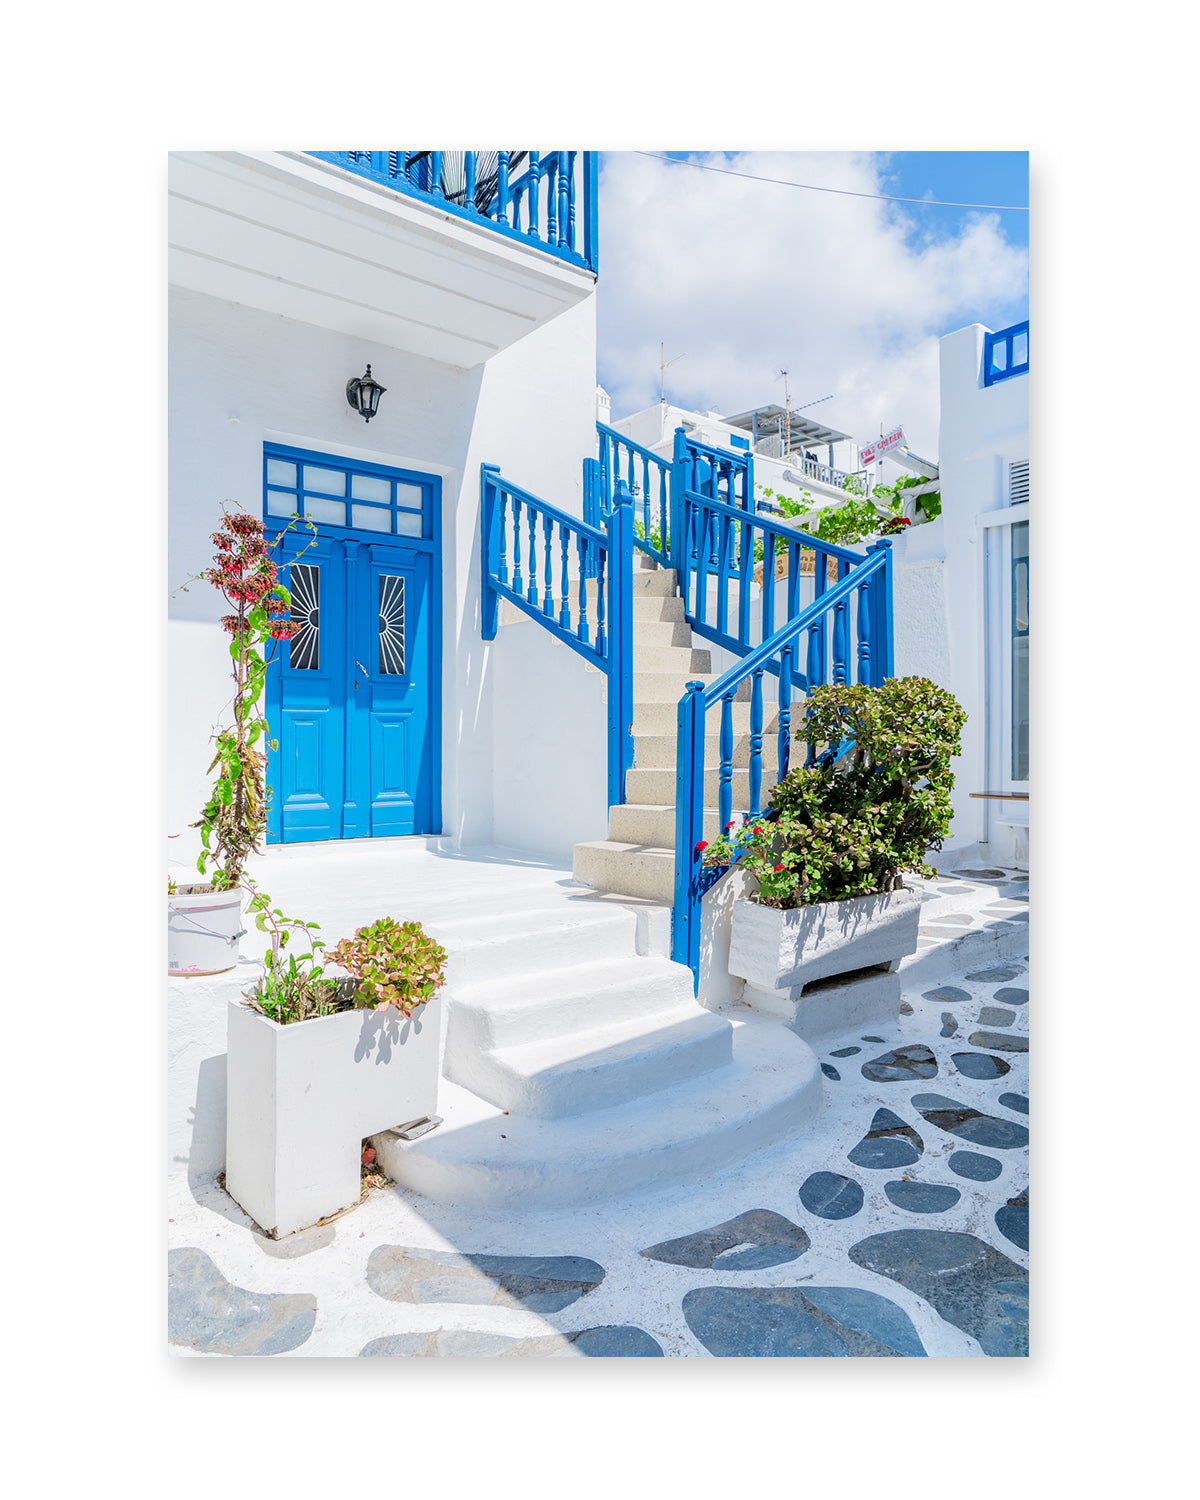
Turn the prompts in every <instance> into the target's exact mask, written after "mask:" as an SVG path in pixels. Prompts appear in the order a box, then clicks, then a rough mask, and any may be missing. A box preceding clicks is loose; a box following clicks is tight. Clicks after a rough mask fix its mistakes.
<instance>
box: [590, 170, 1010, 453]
mask: <svg viewBox="0 0 1200 1500" xmlns="http://www.w3.org/2000/svg"><path fill="white" fill-rule="evenodd" d="M696 159H697V160H701V161H704V162H706V163H708V164H710V165H713V166H719V167H723V168H726V169H729V170H731V171H736V172H742V173H754V174H755V175H756V176H759V177H774V178H782V179H790V180H791V181H793V182H804V183H812V184H814V185H818V186H830V187H838V188H843V189H851V190H854V191H856V192H862V193H879V192H881V191H883V188H882V187H881V181H882V174H883V171H884V169H885V166H886V158H885V157H883V156H882V155H879V154H872V153H868V152H858V153H852V152H851V153H833V152H815V153H792V152H766V151H753V152H741V153H739V154H737V155H736V156H734V157H732V158H727V157H725V156H723V155H721V154H720V153H712V154H710V155H707V156H703V157H698V158H696ZM921 213H922V210H921V209H919V208H917V207H915V206H914V207H912V208H911V209H906V208H904V207H902V206H900V205H897V204H889V203H882V202H879V201H875V200H871V199H867V198H851V197H842V196H838V195H835V194H832V193H813V192H804V191H801V190H799V189H795V188H787V187H779V186H775V185H773V184H768V183H764V182H752V181H747V180H745V179H743V178H738V177H728V176H719V175H717V174H715V173H712V172H701V171H697V170H695V169H694V168H691V167H687V166H669V165H668V164H667V163H665V162H663V161H657V160H653V159H651V158H649V157H646V156H641V155H638V154H637V153H634V152H615V153H610V154H606V155H605V157H604V159H603V168H602V176H601V183H600V279H599V289H598V310H597V319H598V332H599V366H600V369H599V378H600V382H601V384H602V385H604V386H605V388H606V389H607V390H608V391H609V392H610V394H611V395H612V398H613V412H614V414H615V415H617V416H624V415H626V414H628V413H629V412H632V411H637V410H640V409H641V408H643V407H646V406H649V405H651V404H653V403H654V402H655V401H657V400H658V395H659V374H658V366H659V359H660V350H659V345H660V342H664V341H665V343H666V357H667V359H668V360H670V359H671V358H672V357H673V356H675V355H678V354H681V353H684V352H686V358H685V359H681V360H680V361H679V362H678V363H677V364H675V365H673V366H672V368H671V369H670V370H668V371H667V396H668V399H669V400H671V401H674V402H676V403H677V404H679V405H683V406H692V407H695V408H698V409H709V408H712V409H714V410H717V411H724V412H733V411H742V410H745V409H747V408H748V407H752V406H758V405H762V404H764V403H766V402H769V401H777V402H779V403H781V404H782V401H783V390H784V387H783V381H782V380H781V379H779V378H778V375H779V371H780V370H781V369H782V368H786V369H787V370H788V372H789V376H788V384H789V388H790V391H791V396H792V402H793V405H794V406H800V405H801V404H803V403H806V402H809V401H814V400H816V399H817V398H818V397H822V396H825V395H827V394H830V393H832V394H833V397H834V399H833V400H831V401H823V402H822V403H821V404H820V406H819V407H814V408H813V416H814V417H816V416H819V417H820V418H821V420H823V421H825V422H828V423H829V424H830V425H831V426H833V427H839V428H841V429H842V430H843V431H845V432H849V433H851V434H853V435H855V436H856V437H858V438H859V439H860V440H861V441H864V442H865V441H866V440H867V439H868V438H869V437H870V436H872V435H873V434H876V433H877V432H878V431H879V428H880V424H881V423H882V424H884V425H885V426H887V427H890V426H893V425H895V424H897V423H903V425H904V429H905V434H906V436H907V438H908V440H909V442H910V444H911V445H912V447H913V448H914V449H915V450H916V451H917V452H922V453H927V454H929V455H930V456H932V455H934V454H935V453H936V451H937V421H938V416H937V408H938V390H937V373H938V365H937V341H938V338H939V337H940V336H941V335H942V334H945V333H949V332H952V331H953V330H954V329H955V328H960V327H962V326H963V325H964V324H966V323H972V322H988V321H989V316H988V315H989V314H992V315H994V314H996V313H997V311H1000V312H1004V311H1005V310H1007V309H1010V308H1012V307H1013V306H1014V305H1015V304H1017V303H1018V302H1019V301H1020V299H1021V298H1022V297H1023V296H1024V295H1025V290H1026V284H1027V269H1028V264H1027V254H1026V251H1025V250H1024V248H1023V247H1020V246H1014V245H1013V244H1012V243H1010V242H1009V241H1008V240H1007V239H1006V238H1005V235H1004V232H1003V229H1002V227H1001V224H1000V219H999V216H998V215H996V214H987V213H975V214H968V215H965V216H964V218H963V220H962V222H961V223H960V225H959V227H958V232H957V234H956V235H955V236H953V237H951V238H940V239H939V238H933V237H931V236H929V235H928V234H927V233H926V232H925V230H924V228H923V221H922V219H921V218H920V215H921ZM992 326H993V327H995V326H1002V325H999V324H998V323H996V322H992Z"/></svg>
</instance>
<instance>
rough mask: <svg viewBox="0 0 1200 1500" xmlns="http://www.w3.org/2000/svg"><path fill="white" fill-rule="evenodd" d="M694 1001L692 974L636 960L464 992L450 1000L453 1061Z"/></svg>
mask: <svg viewBox="0 0 1200 1500" xmlns="http://www.w3.org/2000/svg"><path fill="white" fill-rule="evenodd" d="M691 1000H692V974H691V970H690V969H687V968H685V967H684V966H683V965H682V964H676V963H672V962H671V960H670V959H666V958H639V957H636V956H635V957H632V958H619V959H615V960H613V961H612V962H609V963H587V964H573V965H572V966H571V967H569V968H562V969H551V970H546V971H543V972H541V973H535V974H522V975H520V976H518V977H515V978H511V979H508V980H505V981H503V982H499V983H497V982H479V983H477V984H475V985H468V986H461V987H459V988H457V989H455V990H453V991H452V992H451V994H450V1006H449V1020H448V1024H447V1035H446V1055H447V1060H448V1061H449V1059H450V1057H451V1056H452V1055H456V1056H457V1055H459V1054H462V1053H463V1052H465V1051H467V1050H471V1051H474V1052H484V1051H491V1050H493V1049H495V1048H497V1047H514V1046H518V1045H520V1044H521V1043H522V1042H532V1041H536V1040H538V1039H540V1038H545V1037H547V1036H553V1035H557V1034H560V1033H563V1032H567V1031H572V1030H577V1031H587V1030H594V1029H595V1028H596V1026H597V1025H598V1024H600V1023H602V1022H609V1021H631V1020H634V1019H641V1020H643V1021H649V1020H651V1019H653V1017H655V1016H656V1015H659V1014H661V1013H662V1012H664V1011H669V1010H672V1009H675V1008H677V1007H678V1006H679V1005H681V1004H683V1003H685V1002H688V1001H691Z"/></svg>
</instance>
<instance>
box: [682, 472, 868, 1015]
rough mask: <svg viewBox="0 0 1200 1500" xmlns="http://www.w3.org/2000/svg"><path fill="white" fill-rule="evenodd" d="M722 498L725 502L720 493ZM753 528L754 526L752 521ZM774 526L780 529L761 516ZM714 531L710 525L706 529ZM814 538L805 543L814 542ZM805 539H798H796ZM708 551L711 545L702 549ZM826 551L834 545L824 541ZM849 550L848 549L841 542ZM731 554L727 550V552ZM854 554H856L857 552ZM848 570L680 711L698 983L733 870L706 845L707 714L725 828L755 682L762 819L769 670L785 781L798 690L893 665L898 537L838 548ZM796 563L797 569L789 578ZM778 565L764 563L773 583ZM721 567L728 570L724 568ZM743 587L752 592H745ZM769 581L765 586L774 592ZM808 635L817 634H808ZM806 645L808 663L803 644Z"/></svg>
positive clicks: (753, 796)
mask: <svg viewBox="0 0 1200 1500" xmlns="http://www.w3.org/2000/svg"><path fill="white" fill-rule="evenodd" d="M710 503H711V504H714V505H715V504H720V503H721V502H716V501H713V502H710ZM742 525H743V527H744V531H743V536H745V533H746V532H748V531H749V530H750V529H751V523H750V522H748V521H747V522H743V523H742ZM753 525H754V526H755V527H760V528H762V529H764V530H765V531H767V532H768V534H770V533H771V532H772V531H776V530H778V528H775V527H773V526H770V525H768V524H767V523H764V522H762V521H755V522H754V523H753ZM700 534H701V535H702V536H703V535H704V533H703V531H701V533H700ZM813 540H814V539H812V538H807V537H806V538H804V539H803V544H804V545H812V543H813ZM793 545H797V544H796V543H794V542H789V546H793ZM702 550H703V549H702ZM822 550H826V549H822ZM831 550H833V551H835V552H836V553H838V554H841V551H842V549H840V548H838V549H831ZM724 555H725V554H724V553H720V554H719V558H720V557H723V556H724ZM847 557H849V558H853V562H849V561H847ZM838 570H839V577H838V579H837V581H836V582H835V583H833V584H832V585H831V586H829V587H828V588H824V587H823V588H822V589H821V590H820V591H819V592H818V593H817V596H816V597H815V598H814V599H813V601H812V603H811V604H809V605H808V606H807V607H806V608H804V609H801V610H800V611H799V613H797V614H795V615H793V616H791V617H790V618H789V619H788V620H787V621H786V622H785V623H784V624H783V625H782V626H781V627H780V628H779V629H778V630H776V631H775V632H774V633H773V634H771V635H770V636H769V637H768V638H767V639H766V640H765V641H763V642H762V643H761V644H760V645H758V646H756V647H754V648H753V649H752V650H750V651H748V652H746V653H745V654H744V655H743V656H742V658H741V660H739V661H737V662H735V663H734V665H733V666H732V667H730V668H729V670H728V671H726V672H725V673H723V674H722V675H721V676H720V677H718V678H717V680H716V681H715V682H713V683H711V684H710V685H709V686H708V687H707V688H706V687H705V686H704V684H703V683H700V682H691V683H689V684H688V686H687V690H686V692H685V693H684V695H683V697H682V698H681V699H680V701H679V707H678V711H677V719H676V734H677V739H676V746H677V748H676V794H675V892H674V911H673V921H672V955H671V956H672V957H673V958H674V959H675V960H676V961H677V962H678V963H684V964H687V965H688V966H689V968H690V969H691V970H692V974H693V979H694V982H695V984H696V985H697V987H698V986H699V976H700V913H701V898H702V897H703V895H704V893H705V891H706V890H707V889H708V888H709V887H711V886H712V885H713V884H715V882H716V880H717V879H719V878H720V876H721V875H722V874H723V873H726V872H724V871H711V870H706V869H705V868H704V866H703V863H702V859H701V855H700V852H699V850H698V849H697V847H696V846H697V844H699V843H700V841H701V840H702V839H703V837H704V834H703V827H704V805H705V796H704V784H705V744H704V726H705V715H706V713H707V712H708V711H709V709H714V708H716V707H717V705H718V704H719V705H720V715H721V720H720V734H719V739H718V776H717V825H718V828H719V829H725V828H727V827H728V825H729V824H730V823H731V821H732V819H733V752H734V733H733V704H734V701H735V699H736V698H738V696H739V689H741V688H742V685H743V684H744V683H745V682H747V680H748V681H749V683H750V746H749V774H748V782H749V800H750V810H749V814H748V818H750V819H757V818H759V817H761V816H762V815H763V809H762V805H761V804H762V779H763V775H762V768H763V719H764V709H763V679H764V677H765V676H768V675H770V676H773V677H775V678H776V679H777V681H778V700H777V701H778V726H777V728H778V733H777V736H776V742H777V757H776V763H777V768H778V780H780V781H782V780H783V778H784V777H785V776H786V775H787V772H788V769H789V765H790V760H791V738H792V697H793V694H794V693H795V692H801V693H805V694H807V693H809V692H811V691H812V690H813V688H815V687H819V686H821V685H823V684H824V683H826V682H831V681H832V682H842V683H845V682H849V681H850V677H851V668H852V665H853V659H854V658H856V659H857V678H858V681H859V682H860V683H867V684H868V685H870V686H872V687H878V686H879V685H880V684H881V683H883V682H884V680H885V679H886V678H888V677H890V676H891V675H892V672H893V660H892V655H893V628H892V552H891V542H890V541H887V540H883V541H879V542H873V543H871V544H870V545H869V546H868V548H867V552H866V555H865V557H864V556H863V555H861V554H854V553H851V554H847V555H839V556H838ZM795 572H796V569H794V568H792V569H789V578H791V577H792V576H793V575H794V574H795ZM772 573H773V568H770V567H766V568H764V583H765V581H766V579H767V578H769V577H770V576H771V574H772ZM718 576H720V575H718ZM818 581H819V582H821V583H824V581H825V568H824V567H823V566H820V558H819V572H818ZM745 592H746V591H745V590H743V597H745ZM765 593H766V590H765V589H764V594H765ZM856 595H857V601H856V602H857V611H856V619H855V621H854V622H853V623H854V640H853V642H852V641H851V621H850V618H849V615H850V609H851V606H852V603H854V602H855V596H856ZM802 637H807V640H804V641H802ZM802 649H803V651H804V667H803V670H802V669H801V667H800V652H801V650H802ZM849 748H850V746H849V745H841V746H835V747H832V752H831V753H832V754H833V755H835V756H838V755H841V754H844V753H845V751H846V750H848V749H849ZM815 758H816V746H815V745H812V744H810V745H809V747H808V760H809V763H812V762H813V761H814V760H815Z"/></svg>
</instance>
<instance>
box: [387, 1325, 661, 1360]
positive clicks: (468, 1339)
mask: <svg viewBox="0 0 1200 1500" xmlns="http://www.w3.org/2000/svg"><path fill="white" fill-rule="evenodd" d="M359 1355H360V1357H365V1358H379V1357H387V1358H392V1359H446V1358H450V1359H454V1358H458V1359H489V1358H491V1359H497V1358H499V1359H524V1358H533V1359H570V1358H576V1357H579V1356H590V1357H591V1358H597V1357H598V1358H610V1359H612V1358H615V1359H647V1358H649V1359H662V1358H663V1351H662V1345H661V1344H660V1343H659V1342H658V1340H657V1339H654V1338H651V1336H650V1335H649V1334H648V1333H647V1332H646V1331H645V1330H644V1329H642V1328H632V1327H617V1326H613V1327H608V1328H581V1329H579V1330H578V1331H577V1332H576V1333H552V1334H543V1335H539V1336H538V1337H535V1338H528V1339H517V1338H510V1337H508V1336H507V1335H506V1334H502V1333H475V1332H472V1331H469V1330H466V1329H438V1330H436V1331H434V1332H432V1333H395V1334H391V1335H389V1336H388V1337H387V1338H381V1339H372V1340H371V1342H370V1343H369V1344H366V1345H364V1347H363V1348H362V1349H360V1350H359Z"/></svg>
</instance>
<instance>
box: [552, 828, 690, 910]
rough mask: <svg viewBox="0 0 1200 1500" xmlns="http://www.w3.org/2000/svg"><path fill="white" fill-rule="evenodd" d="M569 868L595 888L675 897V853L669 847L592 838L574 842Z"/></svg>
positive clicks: (661, 898) (660, 898)
mask: <svg viewBox="0 0 1200 1500" xmlns="http://www.w3.org/2000/svg"><path fill="white" fill-rule="evenodd" d="M671 843H672V844H674V835H673V834H672V838H671ZM573 869H574V874H575V879H576V880H578V881H579V882H580V883H581V884H583V885H590V886H592V887H593V888H594V889H595V890H598V891H617V892H620V893H621V894H623V895H629V896H647V897H649V898H650V899H651V900H652V901H673V900H674V899H675V854H674V851H673V849H671V848H667V847H654V846H652V845H646V844H626V843H621V842H618V841H616V840H615V839H594V840H592V841H591V842H590V843H585V844H576V845H575V856H574V861H573Z"/></svg>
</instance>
